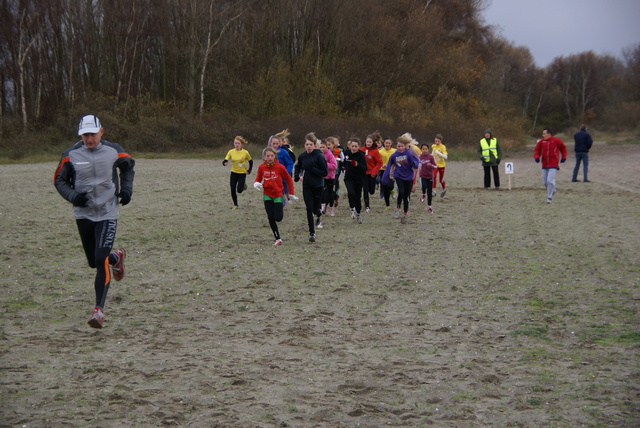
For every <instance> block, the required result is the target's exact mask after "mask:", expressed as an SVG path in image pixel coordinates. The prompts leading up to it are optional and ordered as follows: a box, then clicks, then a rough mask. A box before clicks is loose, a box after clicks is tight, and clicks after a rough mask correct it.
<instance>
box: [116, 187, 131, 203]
mask: <svg viewBox="0 0 640 428" xmlns="http://www.w3.org/2000/svg"><path fill="white" fill-rule="evenodd" d="M118 197H119V198H120V203H121V204H122V205H127V204H128V203H129V202H131V192H129V191H127V190H123V191H121V192H120V193H119V194H118Z"/></svg>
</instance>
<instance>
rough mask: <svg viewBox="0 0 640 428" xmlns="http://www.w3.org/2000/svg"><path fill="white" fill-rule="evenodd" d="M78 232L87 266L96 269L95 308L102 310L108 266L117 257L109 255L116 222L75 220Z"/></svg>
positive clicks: (108, 278)
mask: <svg viewBox="0 0 640 428" xmlns="http://www.w3.org/2000/svg"><path fill="white" fill-rule="evenodd" d="M76 224H77V225H78V232H79V233H80V239H81V240H82V247H83V248H84V253H85V254H86V256H87V261H88V262H89V266H91V267H92V268H94V269H96V278H95V281H94V288H95V290H96V306H97V307H98V308H104V302H105V300H106V299H107V292H108V291H109V283H110V282H111V272H110V271H109V265H110V264H114V263H115V262H116V261H117V257H116V256H115V255H112V254H111V248H112V247H113V241H114V240H115V238H116V228H117V225H118V221H117V220H104V221H98V222H95V221H91V220H86V219H80V220H76Z"/></svg>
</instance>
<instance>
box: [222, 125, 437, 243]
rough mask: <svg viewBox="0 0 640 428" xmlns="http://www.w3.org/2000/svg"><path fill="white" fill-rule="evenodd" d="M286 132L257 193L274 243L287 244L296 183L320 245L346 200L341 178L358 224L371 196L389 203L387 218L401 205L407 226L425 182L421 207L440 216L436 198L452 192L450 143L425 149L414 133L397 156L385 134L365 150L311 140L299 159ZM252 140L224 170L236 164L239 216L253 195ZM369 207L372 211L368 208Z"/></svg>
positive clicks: (369, 140)
mask: <svg viewBox="0 0 640 428" xmlns="http://www.w3.org/2000/svg"><path fill="white" fill-rule="evenodd" d="M288 136H289V133H288V131H287V130H284V131H282V132H280V133H278V134H276V135H273V136H271V137H270V138H269V141H268V144H267V147H266V148H265V149H264V150H263V151H262V163H261V164H260V166H259V167H258V171H257V173H256V178H255V181H254V184H253V186H254V188H255V189H257V190H260V191H261V192H262V197H263V201H264V207H265V211H266V213H267V218H268V220H269V226H270V227H271V230H272V232H273V236H274V243H273V245H275V246H278V245H281V244H282V238H281V237H280V232H279V230H278V222H280V221H282V219H283V217H284V206H285V205H286V204H287V202H288V201H289V200H292V199H298V198H297V196H296V195H295V189H294V182H300V181H301V182H302V194H303V200H304V203H305V208H306V214H307V223H308V227H309V241H310V242H315V241H316V229H322V228H323V223H322V216H323V215H325V214H327V213H328V215H329V216H334V215H335V213H336V211H335V210H336V207H337V206H338V203H339V199H340V194H339V192H340V180H339V178H340V176H341V175H343V176H344V187H345V188H346V192H347V198H348V203H349V209H350V216H351V218H352V219H354V220H356V222H357V223H358V224H361V223H362V222H363V213H369V212H371V196H372V195H375V194H376V190H378V191H379V197H380V198H381V199H384V203H385V210H389V209H391V199H392V196H393V198H395V199H396V206H395V211H394V214H393V217H394V218H399V219H400V221H401V223H402V224H405V223H407V219H408V213H409V203H410V200H411V193H413V192H415V190H416V188H417V187H416V186H417V181H418V178H420V188H421V190H422V194H421V197H420V202H424V201H425V200H426V202H427V211H428V212H429V213H433V212H434V211H433V207H432V198H433V197H434V196H436V195H437V193H436V187H437V183H440V186H441V193H440V197H444V196H445V194H446V192H447V187H446V183H445V180H444V172H445V167H446V160H447V156H448V154H447V148H446V147H445V145H444V144H443V143H442V141H443V138H442V135H440V134H438V135H436V137H435V139H434V143H433V144H432V146H431V152H430V148H429V145H428V144H426V143H423V144H421V145H420V146H419V147H418V142H417V141H416V140H415V139H414V138H413V137H412V136H411V134H409V133H405V134H403V135H401V136H400V137H398V138H397V140H396V144H395V146H396V147H395V148H394V147H393V145H394V143H393V140H392V139H391V138H382V136H381V135H380V133H379V132H374V133H373V134H370V135H368V136H367V137H366V139H365V141H364V144H362V142H361V140H360V139H359V138H357V137H352V138H350V139H349V140H348V141H347V143H346V145H345V147H344V148H343V147H342V146H341V145H340V140H339V138H338V137H328V138H326V139H323V140H321V139H319V138H317V137H316V135H315V134H314V133H309V134H307V135H306V136H305V139H304V151H303V152H302V153H300V154H299V155H298V156H297V157H296V155H295V153H294V152H293V150H292V148H291V146H290V144H289V140H288ZM246 144H247V142H246V140H245V139H244V138H242V137H240V136H237V137H236V138H235V139H234V148H233V149H231V150H229V152H228V153H227V155H226V156H225V159H224V161H223V165H225V166H226V165H227V164H228V162H232V166H231V176H230V181H229V183H230V187H231V198H232V200H233V208H234V209H237V208H238V196H237V195H238V194H240V193H242V192H243V191H244V190H246V188H247V185H246V176H247V175H248V174H250V173H251V170H252V167H253V159H252V158H251V155H250V154H249V152H248V151H247V150H246V149H245V148H244V146H245V145H246ZM363 202H364V204H363Z"/></svg>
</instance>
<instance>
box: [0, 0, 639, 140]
mask: <svg viewBox="0 0 640 428" xmlns="http://www.w3.org/2000/svg"><path fill="white" fill-rule="evenodd" d="M485 6H486V0H394V1H388V0H367V1H364V0H127V1H124V0H0V20H1V21H2V22H1V25H0V31H2V36H1V37H0V78H1V79H2V85H1V87H0V97H1V99H0V109H1V110H0V120H1V123H0V131H1V133H0V136H1V137H2V140H1V141H0V148H2V149H3V150H4V151H7V150H9V149H10V148H11V147H14V148H15V147H19V149H18V150H28V149H29V145H28V144H27V145H25V143H24V139H25V138H24V137H25V135H40V136H44V138H49V139H50V140H52V141H53V142H54V143H55V142H57V141H68V138H69V136H70V135H71V134H72V133H73V132H72V131H73V129H70V128H72V126H71V125H70V124H73V123H75V122H76V121H77V120H78V119H79V118H80V117H81V116H82V115H84V114H88V113H95V114H97V115H99V116H100V117H101V118H103V122H105V124H109V125H108V129H107V131H108V132H109V131H110V132H109V133H110V134H111V135H113V134H116V135H117V138H118V140H119V141H121V142H126V141H130V142H131V144H133V145H134V147H133V148H131V150H145V151H164V150H176V149H177V150H191V149H198V148H209V147H215V146H217V145H219V144H222V143H227V142H229V141H230V140H231V139H232V138H233V135H235V134H243V135H246V136H248V137H249V138H250V139H252V138H253V139H256V140H260V139H265V138H266V137H267V136H268V135H269V134H270V133H275V132H277V131H279V130H280V129H281V128H284V127H289V128H291V129H292V131H293V132H294V134H293V136H294V137H295V135H296V133H297V134H298V135H304V134H305V133H306V132H308V131H311V130H314V131H316V132H318V134H319V135H331V134H338V135H339V136H343V137H346V136H348V135H347V134H353V133H364V132H371V131H373V130H376V129H377V130H380V131H381V132H383V133H388V134H389V135H400V133H402V132H404V131H406V130H409V131H412V132H413V133H414V134H415V135H418V136H421V137H422V138H425V139H431V138H432V135H435V133H442V134H444V135H445V139H446V140H447V143H449V144H454V145H456V144H460V145H464V144H476V143H477V139H478V136H479V135H482V133H483V130H484V129H485V128H487V127H492V129H494V132H496V131H497V132H498V133H499V135H501V136H506V137H510V138H512V139H514V140H517V139H518V137H519V136H521V135H523V134H532V135H537V134H538V133H539V129H540V128H541V127H542V126H552V127H555V128H564V127H574V126H577V125H578V124H580V123H582V122H584V123H589V124H594V125H598V126H600V127H602V128H605V127H615V128H634V127H637V126H638V123H639V121H640V45H636V46H631V47H628V48H627V49H626V50H625V51H624V54H623V58H622V59H619V58H615V57H612V56H608V55H597V54H595V53H593V52H591V51H589V52H583V53H580V54H577V55H571V56H567V57H558V58H556V59H555V60H554V61H553V62H552V64H551V65H550V66H548V67H546V68H539V67H537V66H536V65H535V63H534V61H533V58H532V56H531V53H530V51H529V50H528V49H527V48H526V47H519V46H514V45H512V44H511V43H509V42H507V41H506V40H504V39H502V38H501V37H500V36H499V35H498V34H497V33H496V31H495V29H494V28H492V27H491V26H488V25H486V23H485V22H484V20H483V18H482V11H483V8H484V7H485ZM278 128H280V129H278ZM114 139H115V137H114ZM16 144H17V145H18V146H16ZM127 144H130V143H127Z"/></svg>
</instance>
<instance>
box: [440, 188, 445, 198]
mask: <svg viewBox="0 0 640 428" xmlns="http://www.w3.org/2000/svg"><path fill="white" fill-rule="evenodd" d="M446 193H447V189H442V193H440V197H441V198H444V195H445V194H446Z"/></svg>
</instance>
